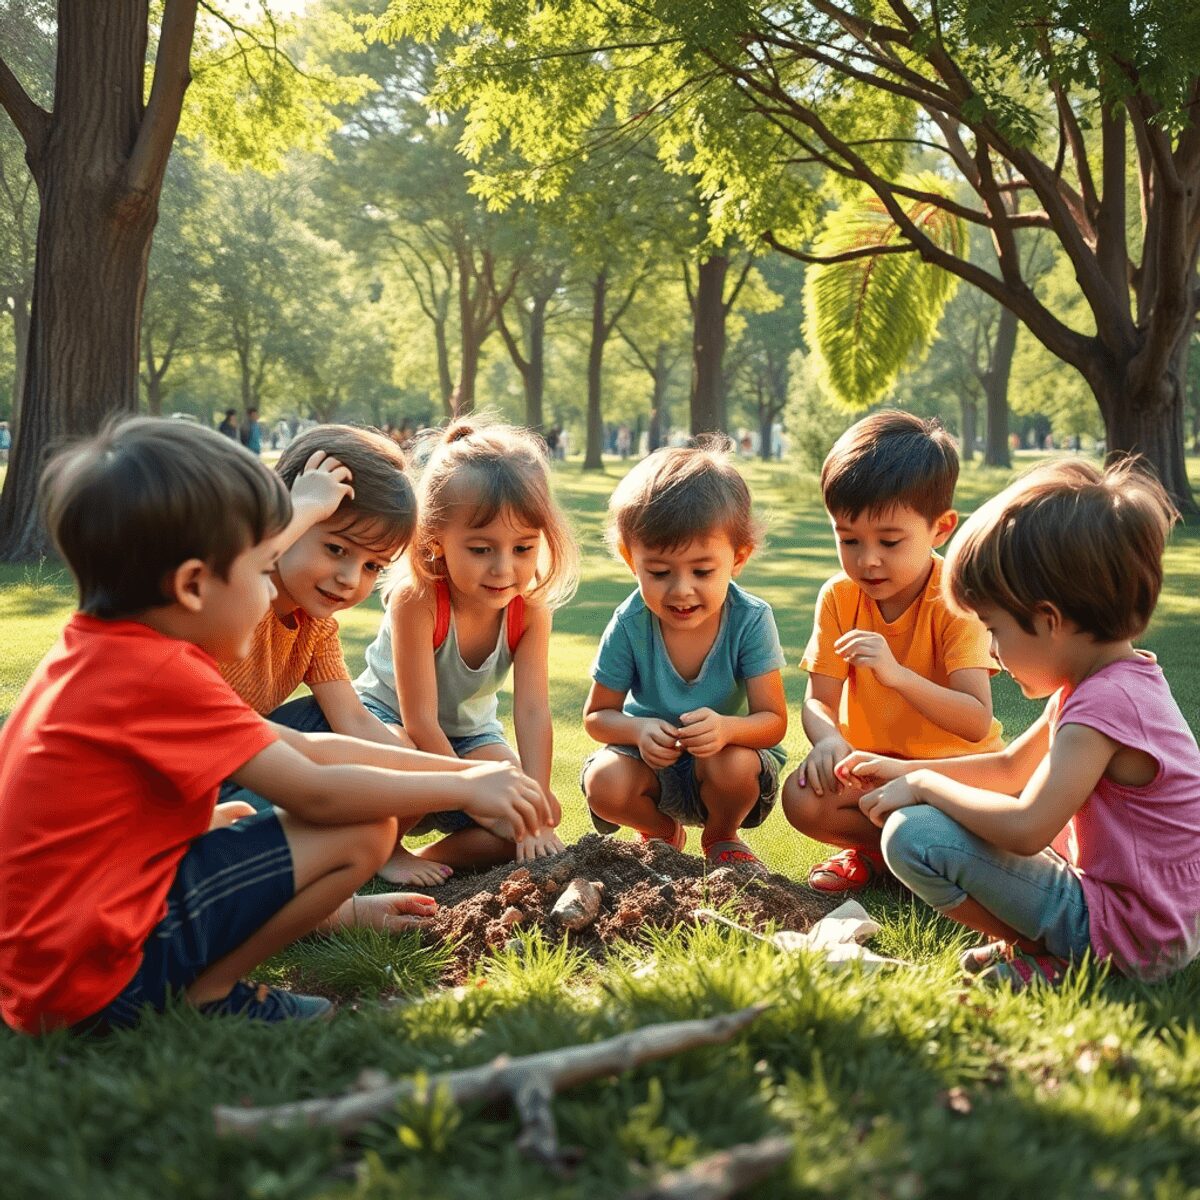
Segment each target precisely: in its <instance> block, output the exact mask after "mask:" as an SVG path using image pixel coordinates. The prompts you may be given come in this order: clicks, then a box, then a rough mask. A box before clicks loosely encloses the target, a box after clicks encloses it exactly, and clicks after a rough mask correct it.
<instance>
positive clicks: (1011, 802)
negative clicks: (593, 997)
mask: <svg viewBox="0 0 1200 1200" xmlns="http://www.w3.org/2000/svg"><path fill="white" fill-rule="evenodd" d="M1173 519H1174V513H1173V511H1172V509H1171V505H1170V502H1169V501H1168V499H1167V497H1166V494H1165V493H1164V491H1163V490H1162V488H1161V487H1160V486H1159V484H1158V483H1157V482H1156V481H1155V480H1153V479H1151V478H1150V477H1149V476H1147V475H1144V474H1142V473H1141V472H1140V471H1139V470H1138V469H1137V468H1136V467H1135V466H1134V465H1133V464H1132V463H1131V462H1129V461H1126V462H1124V463H1122V464H1121V465H1119V466H1115V467H1111V468H1110V469H1109V470H1107V471H1105V472H1103V473H1101V472H1100V471H1099V470H1097V469H1096V468H1095V467H1094V466H1092V465H1091V464H1089V463H1085V462H1080V461H1078V460H1071V461H1066V462H1058V463H1053V464H1051V465H1049V466H1045V467H1041V468H1038V469H1037V470H1034V471H1032V472H1031V473H1030V474H1029V475H1027V476H1025V477H1024V478H1023V479H1021V480H1019V481H1018V482H1017V483H1015V484H1014V485H1013V486H1012V487H1010V488H1008V489H1007V490H1006V491H1004V492H1002V493H1001V494H1000V495H999V496H997V497H995V499H993V500H991V501H989V502H988V503H987V504H985V505H984V506H983V507H982V508H981V509H980V510H979V511H978V512H977V513H975V514H974V516H972V517H971V518H970V520H968V521H967V523H966V525H965V526H964V527H963V530H962V533H961V534H960V535H959V537H958V540H957V541H956V542H955V544H954V546H953V547H952V548H951V550H950V554H949V558H948V561H947V564H946V573H947V592H948V596H949V598H950V600H951V602H952V603H953V604H954V606H955V607H957V608H959V609H961V610H964V611H969V612H972V613H975V614H977V615H978V616H979V618H980V620H982V621H983V622H984V624H985V625H986V626H987V628H988V631H989V633H990V635H991V638H992V647H993V649H994V651H995V653H996V655H997V657H998V658H999V659H1000V661H1001V663H1002V664H1003V665H1004V669H1005V670H1007V671H1008V672H1009V674H1011V675H1012V677H1013V679H1014V680H1016V682H1017V684H1018V685H1019V686H1020V688H1021V691H1022V692H1023V693H1024V694H1025V695H1026V696H1029V697H1043V696H1045V697H1049V702H1048V703H1047V705H1046V708H1045V711H1044V712H1043V714H1042V716H1041V717H1040V719H1039V720H1038V721H1036V722H1035V723H1034V725H1033V726H1032V727H1031V728H1030V729H1029V730H1028V731H1027V732H1026V733H1024V734H1022V735H1021V736H1020V737H1019V738H1017V739H1016V740H1015V741H1014V742H1013V743H1012V744H1011V745H1009V746H1008V747H1007V748H1006V749H1004V750H1002V751H1000V752H998V753H995V754H980V755H972V756H969V757H965V758H956V759H953V760H943V761H939V762H899V761H895V760H889V759H884V758H878V757H875V756H872V755H865V754H855V755H852V756H851V757H850V758H849V759H848V760H846V762H844V763H843V764H841V766H840V767H839V773H841V774H843V775H846V776H847V777H849V778H854V779H857V780H859V781H867V782H868V783H871V784H879V783H881V782H882V781H885V780H890V782H886V783H884V784H883V786H881V787H878V788H877V789H876V790H875V791H872V792H870V793H868V794H867V795H865V796H863V797H862V800H861V806H862V811H863V813H864V814H865V815H866V816H867V817H868V818H869V819H870V820H871V821H872V822H874V824H875V825H877V826H880V827H882V829H883V853H884V856H885V858H886V859H887V862H888V865H889V866H890V867H891V869H892V870H893V871H894V872H895V874H896V875H897V877H898V878H899V879H900V880H902V881H903V882H904V883H905V884H906V885H907V886H908V887H909V888H911V889H912V890H913V891H914V892H915V893H916V894H917V895H918V896H920V897H921V898H922V899H923V900H925V901H926V902H927V903H929V904H931V905H932V906H933V907H934V908H936V909H937V910H938V911H939V912H941V913H944V914H945V915H946V916H948V917H950V918H951V919H952V920H955V921H959V922H961V923H962V924H964V925H968V926H970V927H971V928H972V929H975V930H978V931H979V932H981V933H984V934H987V935H988V936H989V937H992V938H997V939H1000V940H998V941H994V942H992V943H991V944H989V945H986V946H982V947H979V948H978V949H975V950H969V951H968V952H967V953H966V955H964V957H963V963H962V965H963V967H964V969H965V970H966V971H967V972H968V973H971V974H978V975H982V976H983V977H985V978H986V979H988V980H991V981H994V982H997V983H1001V984H1009V985H1012V986H1013V987H1016V988H1017V989H1020V988H1023V987H1025V986H1026V985H1028V984H1030V983H1039V984H1057V983H1058V982H1059V981H1061V979H1062V977H1063V972H1064V968H1065V967H1066V966H1067V963H1068V962H1069V961H1070V960H1071V959H1075V958H1078V957H1080V956H1081V955H1082V954H1083V953H1084V952H1085V951H1089V950H1090V951H1091V952H1092V954H1094V955H1095V956H1096V957H1097V958H1099V959H1109V960H1111V962H1112V963H1113V965H1114V966H1115V967H1116V968H1117V969H1118V970H1120V971H1122V972H1125V973H1127V974H1132V975H1136V976H1140V977H1143V978H1146V979H1158V978H1162V977H1163V976H1166V975H1169V974H1171V973H1172V972H1174V971H1178V970H1179V969H1180V968H1182V967H1184V966H1186V965H1187V964H1188V963H1189V962H1191V961H1192V960H1193V959H1194V958H1195V957H1196V955H1197V953H1200V750H1197V748H1196V740H1195V738H1194V737H1193V736H1192V733H1191V731H1190V730H1189V728H1188V725H1187V722H1186V721H1185V720H1184V718H1183V714H1182V713H1181V712H1180V711H1179V706H1178V705H1177V704H1176V703H1175V699H1174V697H1173V696H1172V695H1171V689H1170V688H1169V686H1168V685H1167V681H1166V679H1165V677H1164V676H1163V673H1162V670H1161V669H1160V668H1159V666H1158V664H1157V663H1156V662H1155V660H1154V658H1153V657H1152V656H1151V655H1149V654H1146V653H1143V652H1141V651H1138V650H1135V649H1134V647H1133V643H1132V639H1133V638H1136V637H1137V636H1139V635H1140V634H1141V633H1142V631H1143V630H1144V629H1145V628H1146V625H1147V623H1148V622H1149V620H1150V616H1151V614H1152V613H1153V611H1154V606H1155V603H1156V602H1157V600H1158V593H1159V589H1160V587H1161V586H1162V577H1163V571H1162V556H1163V545H1164V541H1165V539H1166V535H1167V532H1168V531H1169V529H1170V526H1171V523H1172V521H1173Z"/></svg>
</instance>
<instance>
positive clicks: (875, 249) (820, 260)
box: [762, 230, 919, 267]
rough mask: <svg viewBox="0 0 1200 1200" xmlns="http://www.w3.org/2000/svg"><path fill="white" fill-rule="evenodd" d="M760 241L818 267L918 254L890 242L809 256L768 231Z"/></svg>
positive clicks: (907, 244)
mask: <svg viewBox="0 0 1200 1200" xmlns="http://www.w3.org/2000/svg"><path fill="white" fill-rule="evenodd" d="M762 239H763V241H764V242H766V243H767V245H768V246H770V247H771V249H772V250H778V251H779V253H780V254H786V255H787V256H788V257H789V258H794V259H796V260H797V261H798V262H802V263H813V264H815V265H816V266H819V267H829V266H832V265H833V264H834V263H844V262H854V260H855V259H858V258H880V257H882V256H883V255H884V254H915V253H919V251H918V250H917V247H916V246H914V245H912V244H911V243H909V242H903V243H901V242H892V243H889V244H888V245H886V246H862V247H860V248H859V249H857V250H844V251H843V252H842V253H841V254H809V253H807V252H806V251H804V250H797V249H795V247H793V246H785V245H784V244H783V243H782V242H781V241H779V240H778V239H777V238H776V237H775V234H774V233H772V232H771V231H770V230H768V231H767V232H766V233H764V234H763V235H762Z"/></svg>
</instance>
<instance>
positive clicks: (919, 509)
mask: <svg viewBox="0 0 1200 1200" xmlns="http://www.w3.org/2000/svg"><path fill="white" fill-rule="evenodd" d="M957 481H958V454H957V453H956V452H955V449H954V444H953V442H951V440H950V438H949V435H948V434H947V433H946V431H945V430H944V429H942V428H941V426H940V425H939V424H938V423H937V422H936V421H925V420H922V419H921V418H920V417H915V416H913V415H912V414H911V413H906V412H899V411H885V412H879V413H873V414H872V415H871V416H869V417H865V418H864V419H863V420H861V421H859V422H858V423H857V424H856V425H852V426H851V427H850V428H849V429H848V430H846V432H845V433H844V434H842V436H841V437H840V438H838V440H837V441H836V442H835V443H834V446H833V449H832V450H831V451H830V452H829V456H828V457H827V458H826V459H825V464H824V466H823V467H822V468H821V491H822V494H823V496H824V500H825V508H826V510H827V511H828V513H829V517H830V520H831V522H832V523H833V530H834V534H835V536H836V538H837V548H838V558H839V560H840V561H841V564H842V570H841V572H840V573H839V574H837V575H835V576H834V577H833V578H832V579H831V580H829V582H828V583H826V584H825V586H824V587H823V588H822V589H821V593H820V595H819V596H818V597H817V611H816V618H815V620H814V623H813V631H812V636H811V637H810V639H809V642H808V648H807V649H806V650H805V652H804V658H803V659H802V660H801V663H800V666H801V669H802V670H805V671H807V672H808V685H807V689H806V691H805V695H804V708H803V717H802V720H803V723H804V732H805V733H806V734H807V735H808V740H809V741H810V742H811V743H812V750H811V752H810V753H809V755H808V758H807V759H806V760H805V761H804V763H803V764H802V765H801V767H800V768H799V769H798V770H797V771H795V772H794V773H793V774H792V775H791V777H790V778H789V779H788V781H787V783H785V784H784V788H783V811H784V815H785V816H786V817H787V819H788V820H789V821H790V822H791V824H792V825H794V826H795V827H796V828H797V829H798V830H799V831H800V832H801V833H804V834H807V835H808V836H809V837H811V838H814V839H815V840H816V841H818V842H830V843H832V844H833V845H835V846H844V847H846V849H844V850H842V851H841V852H840V853H837V854H834V855H833V856H831V857H830V858H827V859H825V860H824V861H823V862H819V863H817V864H816V866H814V867H813V868H812V869H811V871H810V872H809V876H808V881H809V884H810V885H811V886H812V887H814V888H816V889H817V890H818V891H823V892H853V891H858V890H859V889H860V888H864V887H866V886H867V884H869V883H870V882H871V880H872V879H874V878H875V877H876V875H877V874H879V872H880V871H882V870H883V858H882V857H881V855H880V852H879V831H878V830H877V829H876V828H875V827H874V826H873V825H872V824H871V822H870V821H868V820H867V819H866V818H865V817H864V816H863V814H862V813H861V812H860V811H859V808H858V800H859V797H860V796H861V794H862V792H861V789H860V788H859V787H858V785H857V784H856V783H855V782H854V781H853V780H850V779H839V778H838V777H837V776H836V775H835V773H834V767H835V766H836V764H837V763H838V762H840V761H841V760H842V759H843V758H845V756H846V755H847V754H849V753H850V752H851V751H852V750H869V751H871V752H872V753H875V754H885V755H897V756H902V757H905V758H951V757H954V756H955V755H959V754H973V753H978V752H982V751H986V750H997V749H999V748H1000V747H1001V746H1002V745H1003V743H1002V741H1001V739H1000V724H999V722H998V721H996V720H994V719H993V717H992V692H991V681H990V675H991V673H992V672H993V671H994V670H995V663H994V662H993V661H992V657H991V655H990V654H989V653H988V638H987V633H986V632H985V631H984V628H983V626H982V625H981V624H980V623H979V621H978V619H977V618H976V617H975V616H974V615H973V614H961V613H955V612H952V611H951V610H950V609H949V608H947V607H946V605H945V603H944V602H943V600H942V595H941V587H940V585H941V578H942V560H941V559H940V558H939V557H938V556H937V555H936V554H935V553H934V551H935V550H936V549H937V548H938V547H939V546H941V545H943V544H944V543H945V541H946V539H947V538H948V537H949V536H950V534H951V532H952V531H953V530H954V527H955V525H956V524H957V523H958V515H957V514H956V513H955V512H954V511H953V509H952V508H951V507H950V506H951V503H952V502H953V499H954V485H955V483H956V482H957Z"/></svg>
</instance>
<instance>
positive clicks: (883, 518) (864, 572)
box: [830, 504, 958, 607]
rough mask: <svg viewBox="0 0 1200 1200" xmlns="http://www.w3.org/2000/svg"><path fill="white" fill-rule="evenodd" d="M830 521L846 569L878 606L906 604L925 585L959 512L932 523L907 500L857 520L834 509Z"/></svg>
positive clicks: (939, 518)
mask: <svg viewBox="0 0 1200 1200" xmlns="http://www.w3.org/2000/svg"><path fill="white" fill-rule="evenodd" d="M830 520H831V521H832V522H833V531H834V534H835V536H836V537H837V548H838V559H839V560H840V561H841V564H842V570H843V571H845V572H846V574H847V575H849V576H850V578H851V579H852V580H853V581H854V583H856V584H857V585H858V586H859V587H860V588H861V589H862V590H863V591H864V592H865V593H866V594H867V595H868V596H870V597H871V599H872V600H874V601H875V603H876V604H883V605H886V604H899V605H902V606H904V607H907V605H908V604H910V603H911V602H912V601H913V600H915V599H916V598H917V596H918V595H919V594H920V592H921V589H922V588H923V587H924V586H925V582H926V580H928V578H929V570H930V555H931V554H932V553H933V551H934V550H936V549H937V548H938V547H939V546H941V545H943V544H944V543H945V541H946V539H947V538H948V537H949V536H950V534H951V533H952V532H953V530H954V526H955V525H956V524H957V523H958V515H957V514H956V513H954V512H945V513H943V514H942V515H941V516H940V517H938V518H937V520H936V521H932V522H931V521H927V520H926V519H925V518H924V517H923V516H922V515H921V514H920V513H919V512H917V511H916V510H915V509H912V508H909V507H908V505H906V504H894V505H892V507H891V508H887V509H884V510H883V511H882V512H878V513H869V512H861V513H859V514H858V516H857V517H855V518H853V520H852V519H851V518H850V517H848V516H846V515H844V514H843V515H840V516H839V515H835V514H832V513H831V514H830Z"/></svg>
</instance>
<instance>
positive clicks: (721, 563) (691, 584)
mask: <svg viewBox="0 0 1200 1200" xmlns="http://www.w3.org/2000/svg"><path fill="white" fill-rule="evenodd" d="M621 554H622V556H623V557H624V559H625V561H626V562H627V563H628V564H629V567H630V569H631V570H632V571H633V573H634V575H636V576H637V581H638V588H639V589H640V591H641V593H642V599H643V600H644V601H645V603H646V607H647V608H648V609H649V610H650V611H651V612H652V613H653V614H654V615H655V616H656V617H657V618H658V619H659V620H660V621H661V622H662V623H663V624H664V625H665V626H667V627H668V628H671V629H677V630H697V629H700V628H707V627H708V626H709V624H710V623H711V622H713V621H719V620H720V619H721V609H722V608H723V607H724V604H725V597H726V596H727V595H728V594H729V581H730V580H731V579H733V578H734V577H735V576H737V575H739V574H740V573H741V570H742V567H743V566H745V564H746V560H747V559H748V558H749V557H750V547H749V546H743V547H742V548H741V549H740V550H739V549H735V548H734V545H733V543H732V542H731V541H730V540H729V535H728V534H727V533H725V531H724V530H718V531H716V532H713V533H708V534H705V535H704V536H703V537H698V538H694V539H693V540H692V541H690V542H688V543H686V544H685V545H683V546H675V547H672V548H671V549H663V548H662V547H657V546H655V547H651V546H645V545H643V544H642V543H641V542H634V543H633V545H631V546H628V547H626V546H622V547H621Z"/></svg>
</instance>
